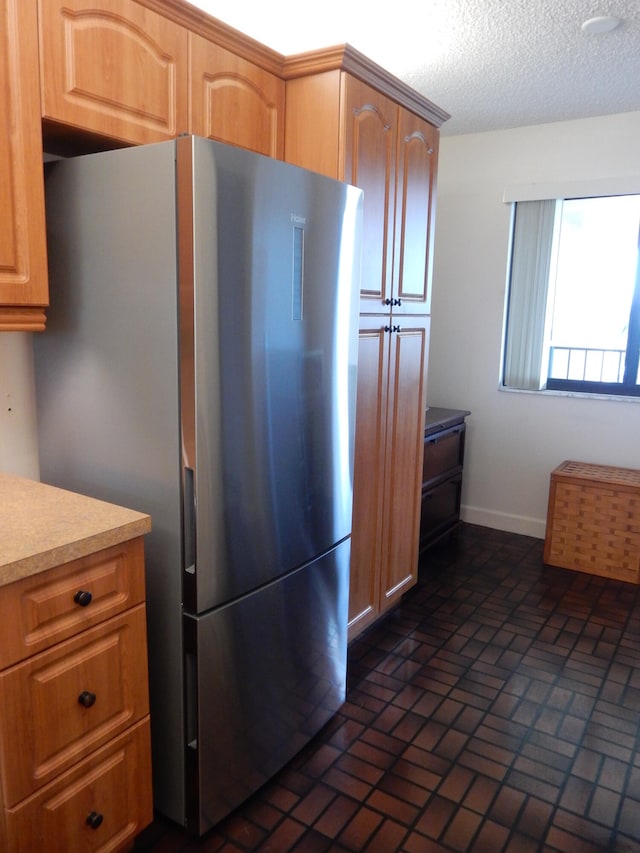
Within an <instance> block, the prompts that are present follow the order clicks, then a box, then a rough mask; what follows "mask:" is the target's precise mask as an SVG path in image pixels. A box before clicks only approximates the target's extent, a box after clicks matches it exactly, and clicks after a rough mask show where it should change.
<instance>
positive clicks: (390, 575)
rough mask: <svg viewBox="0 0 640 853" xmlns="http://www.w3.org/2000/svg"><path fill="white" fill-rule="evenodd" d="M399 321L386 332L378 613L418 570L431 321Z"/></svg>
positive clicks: (390, 602)
mask: <svg viewBox="0 0 640 853" xmlns="http://www.w3.org/2000/svg"><path fill="white" fill-rule="evenodd" d="M397 319H398V318H395V317H394V321H397ZM403 320H405V318H400V325H399V328H397V325H396V326H394V328H396V329H397V330H396V331H392V332H390V358H389V398H388V413H387V431H386V448H387V454H386V463H385V470H386V481H385V493H384V501H385V503H384V531H383V548H382V589H381V610H385V609H386V608H388V607H390V606H391V605H392V604H394V603H395V602H396V601H397V600H398V599H399V598H400V596H402V595H403V594H404V593H405V592H406V591H407V590H408V589H409V588H410V587H411V586H413V584H415V582H416V580H417V572H418V536H419V528H420V499H421V493H422V454H423V448H424V410H425V377H426V367H427V356H428V349H429V318H428V317H411V318H406V320H405V321H404V322H403Z"/></svg>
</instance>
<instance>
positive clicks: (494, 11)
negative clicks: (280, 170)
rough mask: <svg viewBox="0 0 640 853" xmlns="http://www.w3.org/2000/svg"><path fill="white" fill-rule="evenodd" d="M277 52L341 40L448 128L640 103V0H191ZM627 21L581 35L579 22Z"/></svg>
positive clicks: (467, 129)
mask: <svg viewBox="0 0 640 853" xmlns="http://www.w3.org/2000/svg"><path fill="white" fill-rule="evenodd" d="M191 3H192V5H194V6H197V7H199V8H201V9H204V10H205V11H207V12H208V13H209V14H211V15H213V16H214V17H216V18H219V19H220V20H222V21H224V22H225V23H227V24H230V25H231V26H233V27H235V28H236V29H239V30H241V31H242V32H244V33H246V34H247V35H249V36H252V37H253V38H255V39H257V40H258V41H261V42H263V43H264V44H267V45H269V46H270V47H272V48H274V49H275V50H277V51H279V52H280V53H283V54H293V53H300V52H303V51H306V50H314V49H316V48H321V47H329V46H331V45H337V44H343V43H345V42H347V43H349V44H351V45H352V46H353V47H355V48H357V49H358V50H360V51H361V52H362V53H364V54H366V55H367V56H369V57H370V58H371V59H373V60H374V61H375V62H377V63H378V64H379V65H382V66H383V67H384V68H387V69H388V70H389V71H391V72H392V73H393V74H395V75H396V76H397V77H399V78H400V79H401V80H404V81H405V82H407V83H408V84H410V85H411V86H413V87H414V88H415V89H417V90H418V91H420V92H421V93H422V94H424V95H425V96H426V97H427V98H429V99H430V100H431V101H434V102H435V103H436V104H437V105H438V106H439V107H442V109H444V110H446V111H447V112H449V113H451V116H452V117H451V119H450V120H449V121H448V122H447V123H446V124H445V125H444V126H443V128H442V132H443V134H446V135H453V134H461V133H473V132H476V131H485V130H496V129H501V128H507V127H517V126H520V125H528V124H540V123H543V122H553V121H563V120H565V119H573V118H584V117H588V116H594V115H607V114H610V113H617V112H627V111H629V110H640V0H603V2H600V3H599V2H597V0H385V2H382V0H321V2H317V3H300V2H297V3H295V2H292V0H268V2H265V0H191ZM599 15H615V16H616V17H619V18H622V19H623V23H622V25H621V26H620V27H618V28H617V29H616V30H614V31H613V32H610V33H607V34H604V35H591V36H589V35H585V34H584V33H583V32H582V31H581V28H580V25H581V24H582V22H583V21H584V20H586V19H587V18H591V17H594V16H599Z"/></svg>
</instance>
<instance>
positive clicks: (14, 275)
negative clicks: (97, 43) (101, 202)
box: [0, 0, 48, 331]
mask: <svg viewBox="0 0 640 853" xmlns="http://www.w3.org/2000/svg"><path fill="white" fill-rule="evenodd" d="M37 69H38V42H37V21H36V7H35V5H34V4H33V3H26V2H24V0H5V2H4V3H2V4H1V5H0V116H1V118H2V125H3V128H4V132H3V133H0V162H1V163H2V177H1V178H0V210H2V222H1V224H0V331H6V330H27V331H40V330H42V329H44V325H45V315H44V307H45V306H46V305H47V303H48V279H47V253H46V239H45V218H44V185H43V174H42V137H41V133H40V92H39V81H38V71H37Z"/></svg>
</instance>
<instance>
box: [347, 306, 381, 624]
mask: <svg viewBox="0 0 640 853" xmlns="http://www.w3.org/2000/svg"><path fill="white" fill-rule="evenodd" d="M384 326H385V318H382V317H379V316H373V317H366V316H363V317H361V318H360V338H359V347H358V391H357V404H356V437H355V454H354V484H353V527H352V534H351V576H350V590H349V638H350V639H351V638H352V637H354V636H356V634H358V633H360V631H362V630H363V629H364V628H365V627H366V626H367V625H368V624H369V623H370V622H372V621H373V620H374V619H375V618H376V616H377V615H378V612H379V610H378V600H379V587H380V549H381V542H382V500H383V488H384V450H385V427H386V406H387V378H388V372H389V334H388V333H387V332H385V331H384Z"/></svg>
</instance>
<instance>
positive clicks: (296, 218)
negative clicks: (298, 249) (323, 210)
mask: <svg viewBox="0 0 640 853" xmlns="http://www.w3.org/2000/svg"><path fill="white" fill-rule="evenodd" d="M291 221H292V222H293V223H294V225H304V224H305V223H306V221H307V220H306V217H304V216H300V214H299V213H292V214H291Z"/></svg>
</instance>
